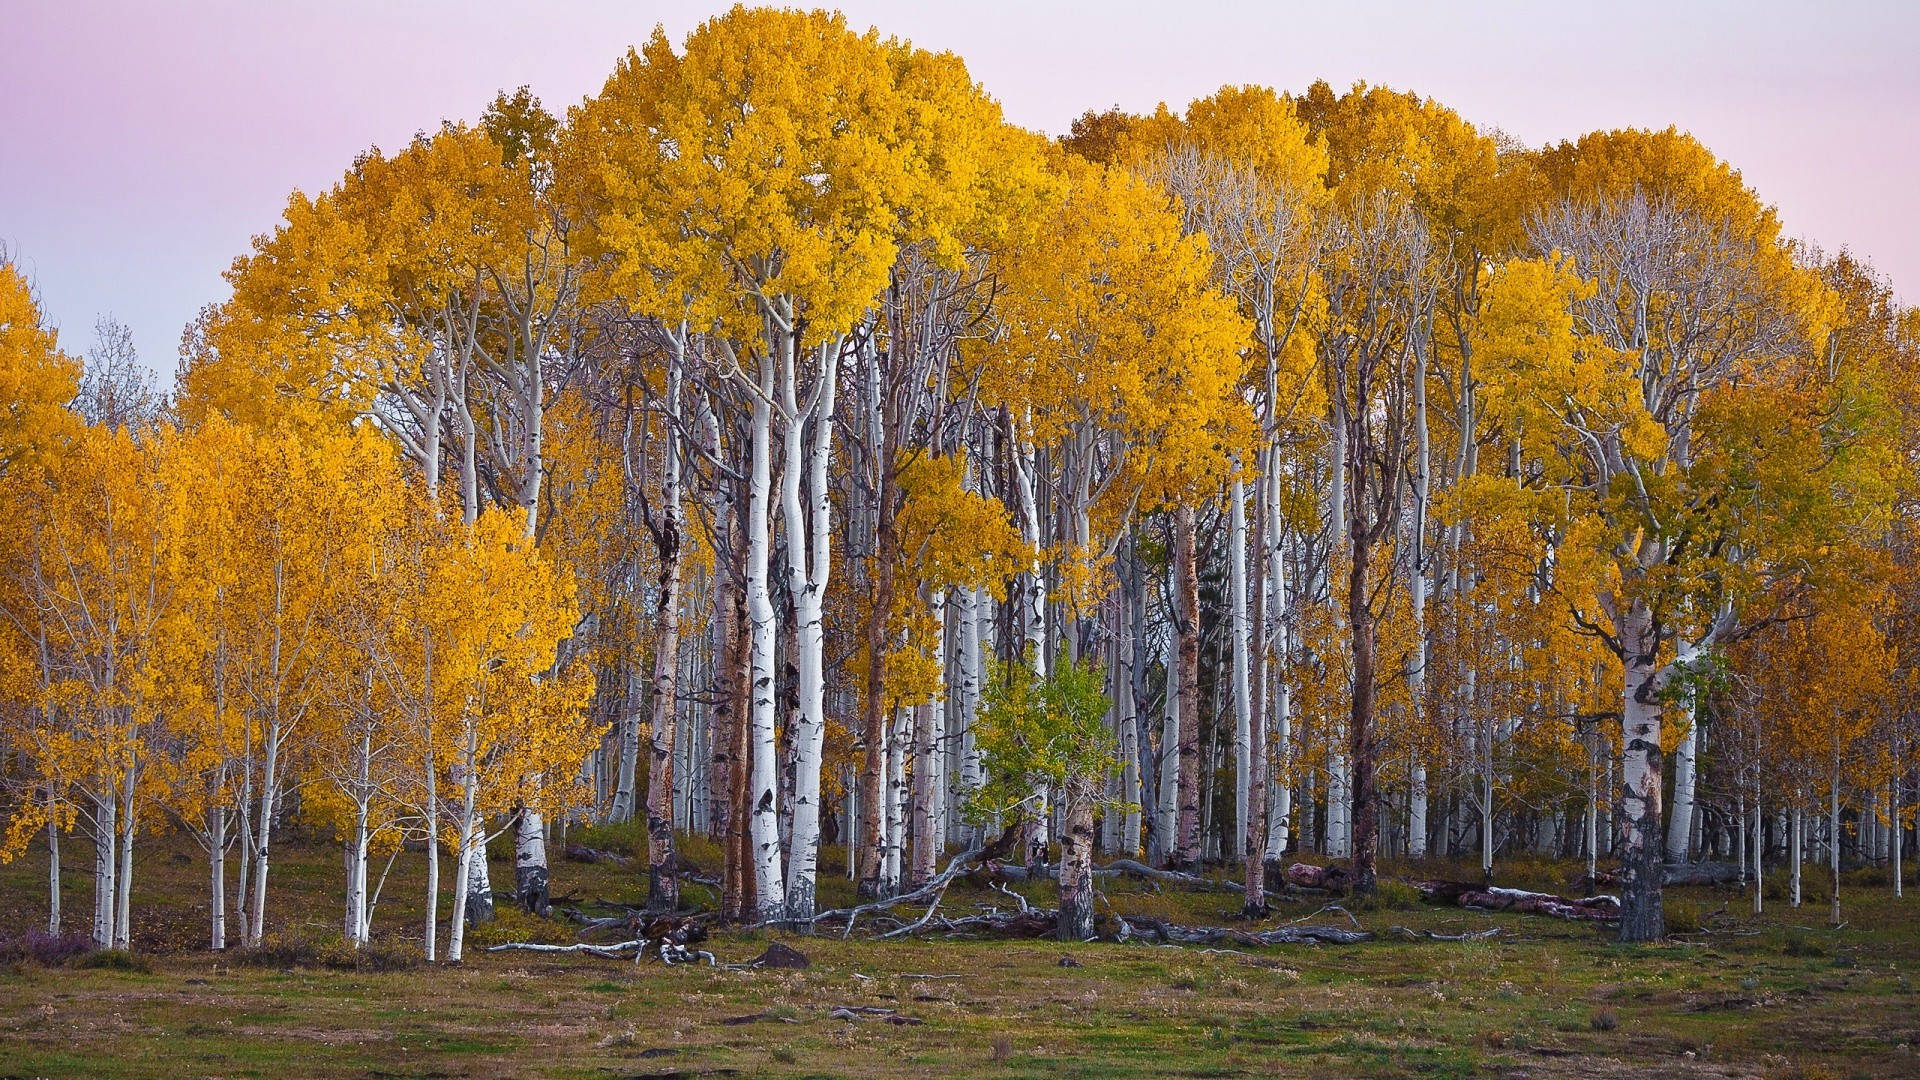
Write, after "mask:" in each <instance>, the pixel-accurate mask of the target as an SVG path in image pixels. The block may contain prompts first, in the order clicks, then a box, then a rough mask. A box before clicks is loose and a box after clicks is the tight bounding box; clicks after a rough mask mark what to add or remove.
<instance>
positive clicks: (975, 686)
mask: <svg viewBox="0 0 1920 1080" xmlns="http://www.w3.org/2000/svg"><path fill="white" fill-rule="evenodd" d="M983 599H984V594H983V592H982V590H979V589H970V588H968V589H961V590H960V594H959V626H958V627H957V628H956V629H955V633H954V637H955V638H956V639H957V640H956V642H955V644H956V646H957V649H956V651H957V653H958V655H957V656H956V657H955V663H954V668H955V673H956V675H957V677H958V687H957V694H956V696H957V698H958V709H957V715H958V717H959V737H960V778H959V783H958V784H957V785H956V790H955V792H954V794H955V796H956V800H955V801H956V803H957V804H958V807H964V806H965V805H966V803H967V800H968V799H970V798H972V796H973V793H974V792H975V791H977V790H978V789H979V787H980V784H981V782H982V780H983V777H982V776H981V775H980V754H979V748H978V747H977V745H976V744H975V742H974V723H975V721H976V720H977V719H978V718H979V715H980V674H981V671H982V662H981V655H980V621H981V611H980V608H981V602H982V600H983ZM988 602H989V603H990V602H991V601H988Z"/></svg>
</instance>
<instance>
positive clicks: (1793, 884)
mask: <svg viewBox="0 0 1920 1080" xmlns="http://www.w3.org/2000/svg"><path fill="white" fill-rule="evenodd" d="M1798 794H1799V793H1798V792H1796V793H1795V796H1796V798H1797V797H1798ZM1806 831H1807V830H1806V827H1805V823H1804V820H1803V813H1802V811H1801V809H1800V806H1799V804H1798V802H1796V803H1795V804H1794V807H1793V825H1792V831H1790V832H1788V833H1787V862H1788V864H1789V866H1790V869H1789V871H1788V881H1787V888H1788V891H1789V892H1790V893H1792V895H1791V896H1790V897H1789V898H1788V902H1789V903H1791V904H1792V905H1793V906H1794V907H1799V906H1800V864H1801V862H1802V861H1803V860H1802V858H1801V853H1800V843H1801V839H1802V838H1803V837H1804V836H1806Z"/></svg>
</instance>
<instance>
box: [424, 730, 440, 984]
mask: <svg viewBox="0 0 1920 1080" xmlns="http://www.w3.org/2000/svg"><path fill="white" fill-rule="evenodd" d="M425 771H426V776H427V805H426V814H425V816H426V834H427V835H426V841H427V913H426V927H425V934H424V935H423V940H424V942H425V945H426V948H425V953H426V958H427V962H428V963H432V962H433V961H434V960H436V959H438V957H437V956H436V955H435V949H436V948H437V947H438V944H439V939H440V775H439V770H438V768H437V767H436V766H435V764H434V760H433V754H432V752H431V751H429V752H428V753H427V755H426V769H425Z"/></svg>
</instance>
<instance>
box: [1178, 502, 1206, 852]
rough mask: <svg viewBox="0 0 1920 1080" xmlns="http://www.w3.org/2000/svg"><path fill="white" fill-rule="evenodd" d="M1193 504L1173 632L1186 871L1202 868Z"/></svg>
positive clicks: (1184, 531) (1186, 515)
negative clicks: (1176, 655)
mask: <svg viewBox="0 0 1920 1080" xmlns="http://www.w3.org/2000/svg"><path fill="white" fill-rule="evenodd" d="M1195 516H1196V515H1195V513H1194V508H1193V506H1192V504H1190V503H1182V504H1181V506H1180V508H1179V509H1178V510H1177V511H1176V512H1175V517H1174V556H1173V559H1174V574H1175V607H1176V611H1175V613H1174V620H1175V627H1174V632H1175V635H1176V637H1177V638H1178V641H1179V662H1180V736H1179V754H1180V757H1179V762H1180V775H1179V800H1180V807H1179V822H1178V832H1177V833H1176V835H1175V837H1174V845H1173V863H1174V866H1175V867H1176V868H1178V869H1182V870H1190V869H1192V868H1194V867H1197V866H1199V864H1200V574H1199V565H1198V560H1197V559H1196V557H1195V552H1194V548H1195V541H1196V539H1197V538H1196V536H1195V533H1196V532H1197V531H1198V527H1197V523H1196V521H1195Z"/></svg>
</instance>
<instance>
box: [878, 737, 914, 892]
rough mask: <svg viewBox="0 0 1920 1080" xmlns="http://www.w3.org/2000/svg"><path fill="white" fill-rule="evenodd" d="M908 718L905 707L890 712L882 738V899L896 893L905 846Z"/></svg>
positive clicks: (910, 747)
mask: <svg viewBox="0 0 1920 1080" xmlns="http://www.w3.org/2000/svg"><path fill="white" fill-rule="evenodd" d="M912 716H913V711H912V710H911V709H909V708H907V707H905V706H902V707H899V708H896V709H894V710H893V714H892V722H891V723H890V724H889V725H888V728H889V730H888V733H887V735H886V739H887V776H886V781H887V783H886V799H885V803H886V807H885V820H884V821H883V822H882V825H883V829H884V832H885V836H886V855H885V858H884V859H883V861H882V866H881V871H880V876H881V883H882V884H883V885H884V886H885V889H886V891H885V892H884V893H883V894H882V895H885V896H892V895H894V894H895V893H897V892H899V891H900V871H901V862H902V858H901V856H902V855H903V854H904V852H903V851H902V849H903V848H904V847H905V843H906V807H907V756H908V754H910V753H911V752H912V746H913V720H912Z"/></svg>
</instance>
